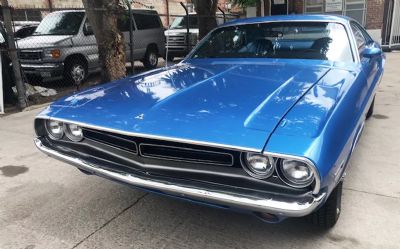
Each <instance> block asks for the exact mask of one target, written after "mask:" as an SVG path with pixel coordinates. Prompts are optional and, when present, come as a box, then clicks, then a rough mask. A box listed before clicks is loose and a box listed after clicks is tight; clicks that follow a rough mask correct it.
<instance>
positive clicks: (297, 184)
mask: <svg viewBox="0 0 400 249" xmlns="http://www.w3.org/2000/svg"><path fill="white" fill-rule="evenodd" d="M285 163H292V165H291V166H290V165H288V164H285ZM285 166H287V167H292V168H287V169H285ZM293 167H300V168H303V169H306V171H307V173H308V176H307V177H306V178H305V179H304V180H300V179H295V178H294V177H292V176H290V173H289V172H288V170H291V169H293ZM300 168H299V169H298V172H300ZM276 172H277V174H278V177H279V178H280V179H281V180H282V181H283V182H285V183H286V184H287V185H289V186H291V187H294V188H305V187H308V186H310V185H311V184H312V183H313V182H314V181H315V178H316V177H317V176H316V174H315V169H314V167H313V166H311V165H310V164H309V163H308V162H306V161H304V160H297V159H292V158H281V159H279V161H278V164H277V167H276ZM303 172H305V171H303Z"/></svg>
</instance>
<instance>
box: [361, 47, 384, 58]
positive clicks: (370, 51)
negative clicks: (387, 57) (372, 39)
mask: <svg viewBox="0 0 400 249" xmlns="http://www.w3.org/2000/svg"><path fill="white" fill-rule="evenodd" d="M381 54H382V50H381V48H379V47H376V46H374V45H372V46H370V47H366V48H365V49H364V52H363V56H364V57H366V58H372V57H375V56H378V55H381Z"/></svg>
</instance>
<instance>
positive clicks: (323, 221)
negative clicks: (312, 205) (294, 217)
mask: <svg viewBox="0 0 400 249" xmlns="http://www.w3.org/2000/svg"><path fill="white" fill-rule="evenodd" d="M342 189H343V181H341V182H340V183H339V184H338V185H337V186H336V188H335V189H334V190H333V191H332V193H331V195H330V196H329V198H328V200H327V201H326V202H325V204H324V205H323V206H322V207H320V208H319V209H318V210H317V211H316V212H314V213H312V214H310V215H309V216H308V217H307V218H308V220H309V221H311V222H312V223H313V224H314V225H317V226H319V227H321V228H324V229H330V228H332V227H334V226H335V224H336V222H337V221H338V219H339V217H340V213H341V211H342V210H341V209H342Z"/></svg>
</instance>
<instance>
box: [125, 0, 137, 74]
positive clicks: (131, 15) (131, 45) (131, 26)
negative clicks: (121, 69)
mask: <svg viewBox="0 0 400 249" xmlns="http://www.w3.org/2000/svg"><path fill="white" fill-rule="evenodd" d="M131 3H132V1H131V0H126V4H127V5H128V11H129V52H130V55H129V56H130V59H131V74H134V73H135V58H133V49H134V44H133V13H132V5H131Z"/></svg>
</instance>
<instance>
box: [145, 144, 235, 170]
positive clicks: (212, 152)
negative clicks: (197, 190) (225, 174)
mask: <svg viewBox="0 0 400 249" xmlns="http://www.w3.org/2000/svg"><path fill="white" fill-rule="evenodd" d="M142 145H144V146H155V147H165V148H176V149H180V150H187V151H200V152H206V153H210V154H220V155H228V156H230V157H231V163H230V164H222V163H213V162H212V161H197V160H190V159H186V160H185V159H179V158H178V157H163V156H159V157H157V156H146V155H143V153H142V148H141V147H142ZM139 153H140V156H142V157H145V158H154V159H162V160H170V161H178V162H188V163H200V164H208V165H220V166H227V167H230V166H233V163H234V157H233V155H232V154H229V153H224V152H215V151H209V150H198V149H192V148H184V147H178V146H168V145H160V144H149V143H140V144H139Z"/></svg>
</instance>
